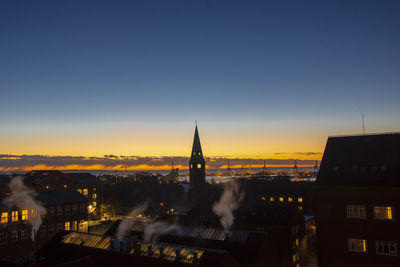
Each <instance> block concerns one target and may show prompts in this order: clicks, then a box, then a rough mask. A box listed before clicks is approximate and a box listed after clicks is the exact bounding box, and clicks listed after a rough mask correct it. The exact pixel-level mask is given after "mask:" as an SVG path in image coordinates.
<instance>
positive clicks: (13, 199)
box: [3, 176, 46, 240]
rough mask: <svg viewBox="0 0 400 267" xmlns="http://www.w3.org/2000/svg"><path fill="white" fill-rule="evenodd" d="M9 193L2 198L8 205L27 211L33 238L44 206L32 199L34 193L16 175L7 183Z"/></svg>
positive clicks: (39, 223)
mask: <svg viewBox="0 0 400 267" xmlns="http://www.w3.org/2000/svg"><path fill="white" fill-rule="evenodd" d="M9 187H10V190H11V195H9V196H8V197H7V198H5V199H4V200H3V203H4V204H5V205H6V206H7V207H8V208H12V207H17V208H18V209H19V210H27V211H28V221H29V222H30V224H31V225H32V230H31V238H32V240H34V239H35V233H36V232H37V231H38V229H39V227H40V225H41V224H42V217H43V216H44V215H45V214H46V208H45V207H43V206H42V205H41V204H40V203H39V202H38V201H36V200H35V199H34V196H35V193H34V192H33V191H32V190H31V189H29V188H28V187H27V186H26V185H25V184H24V182H23V178H22V177H20V176H18V177H14V178H12V179H11V181H10V184H9Z"/></svg>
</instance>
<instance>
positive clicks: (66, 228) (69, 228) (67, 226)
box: [64, 222, 71, 231]
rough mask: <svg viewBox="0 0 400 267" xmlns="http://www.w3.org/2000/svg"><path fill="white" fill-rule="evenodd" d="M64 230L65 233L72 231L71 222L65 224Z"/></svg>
mask: <svg viewBox="0 0 400 267" xmlns="http://www.w3.org/2000/svg"><path fill="white" fill-rule="evenodd" d="M64 230H65V231H69V230H71V226H70V224H69V222H65V227H64Z"/></svg>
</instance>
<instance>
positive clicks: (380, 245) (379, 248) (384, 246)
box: [375, 241, 397, 256]
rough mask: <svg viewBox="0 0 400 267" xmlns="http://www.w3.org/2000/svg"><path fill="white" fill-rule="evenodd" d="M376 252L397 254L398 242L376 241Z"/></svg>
mask: <svg viewBox="0 0 400 267" xmlns="http://www.w3.org/2000/svg"><path fill="white" fill-rule="evenodd" d="M375 247H376V254H379V255H390V256H397V244H396V242H388V241H376V246H375Z"/></svg>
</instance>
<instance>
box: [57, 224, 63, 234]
mask: <svg viewBox="0 0 400 267" xmlns="http://www.w3.org/2000/svg"><path fill="white" fill-rule="evenodd" d="M62 229H63V225H62V223H57V232H60V231H62Z"/></svg>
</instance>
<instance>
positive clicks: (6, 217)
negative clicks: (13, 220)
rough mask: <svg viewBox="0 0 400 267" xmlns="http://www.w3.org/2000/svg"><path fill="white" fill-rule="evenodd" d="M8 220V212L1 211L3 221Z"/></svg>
mask: <svg viewBox="0 0 400 267" xmlns="http://www.w3.org/2000/svg"><path fill="white" fill-rule="evenodd" d="M7 222H8V212H2V213H1V223H7Z"/></svg>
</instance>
